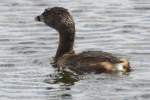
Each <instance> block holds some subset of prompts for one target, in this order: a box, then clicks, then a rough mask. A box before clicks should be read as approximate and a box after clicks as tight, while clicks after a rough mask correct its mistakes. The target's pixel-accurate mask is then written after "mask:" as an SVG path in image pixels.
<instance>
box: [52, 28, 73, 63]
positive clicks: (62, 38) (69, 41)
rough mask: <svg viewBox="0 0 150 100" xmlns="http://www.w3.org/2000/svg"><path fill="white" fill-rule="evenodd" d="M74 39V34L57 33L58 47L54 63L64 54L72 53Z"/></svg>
mask: <svg viewBox="0 0 150 100" xmlns="http://www.w3.org/2000/svg"><path fill="white" fill-rule="evenodd" d="M74 38H75V32H68V31H65V32H59V45H58V49H57V52H56V56H55V60H56V61H57V59H58V58H59V57H61V56H63V55H64V54H66V53H74V50H73V46H74Z"/></svg>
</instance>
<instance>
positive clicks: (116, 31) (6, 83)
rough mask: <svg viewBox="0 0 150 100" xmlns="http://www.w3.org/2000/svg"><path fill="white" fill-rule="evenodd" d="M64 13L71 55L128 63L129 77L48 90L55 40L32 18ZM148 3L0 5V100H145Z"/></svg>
mask: <svg viewBox="0 0 150 100" xmlns="http://www.w3.org/2000/svg"><path fill="white" fill-rule="evenodd" d="M54 6H62V7H66V8H68V9H69V11H70V12H71V13H72V15H73V16H74V19H75V22H76V34H77V35H76V41H75V50H76V51H77V52H81V51H83V50H104V51H107V52H112V53H115V54H119V55H122V56H123V57H126V58H128V59H129V60H130V62H131V65H132V68H133V71H132V72H131V73H130V74H129V75H109V74H100V75H91V74H90V75H87V76H85V77H86V78H85V79H83V80H80V81H78V82H76V83H75V84H74V85H72V86H65V85H62V84H48V83H47V82H45V80H49V74H52V73H54V68H53V67H52V66H51V65H50V58H51V57H52V56H54V54H55V51H56V48H57V43H58V34H57V32H56V31H55V30H53V29H51V28H49V27H47V26H45V25H44V24H43V23H39V22H35V21H34V17H35V16H36V15H39V14H40V13H41V12H43V10H44V9H45V8H47V7H54ZM149 61H150V0H0V100H150V62H149Z"/></svg>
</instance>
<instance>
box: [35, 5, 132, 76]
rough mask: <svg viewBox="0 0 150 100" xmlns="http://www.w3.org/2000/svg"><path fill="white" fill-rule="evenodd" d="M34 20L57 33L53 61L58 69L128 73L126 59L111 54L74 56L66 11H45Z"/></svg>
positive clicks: (71, 23)
mask: <svg viewBox="0 0 150 100" xmlns="http://www.w3.org/2000/svg"><path fill="white" fill-rule="evenodd" d="M36 20H37V21H43V22H44V23H45V24H46V25H48V26H50V27H52V28H54V29H56V30H57V31H58V32H59V46H58V49H57V52H56V55H55V59H54V60H55V65H56V66H57V67H58V68H59V69H65V68H69V69H71V70H73V71H75V72H77V73H80V74H83V73H90V72H96V73H101V72H112V71H113V70H114V69H115V70H117V68H119V69H120V70H121V69H122V71H125V72H128V71H130V66H129V62H128V61H127V60H126V59H120V58H118V57H116V56H113V55H112V54H111V53H107V52H102V51H87V52H83V53H79V54H76V53H75V52H74V49H73V45H74V37H75V23H74V20H73V18H72V16H71V15H70V13H69V12H68V10H67V9H65V8H62V7H54V8H48V9H45V11H44V12H43V13H42V14H41V15H40V16H37V17H36ZM120 66H121V67H120Z"/></svg>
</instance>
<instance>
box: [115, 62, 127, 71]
mask: <svg viewBox="0 0 150 100" xmlns="http://www.w3.org/2000/svg"><path fill="white" fill-rule="evenodd" d="M115 68H116V70H118V71H125V70H124V68H123V65H122V64H116V65H115Z"/></svg>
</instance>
